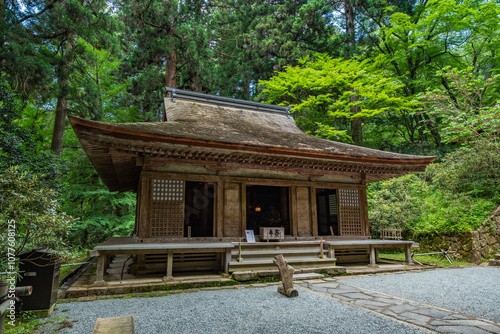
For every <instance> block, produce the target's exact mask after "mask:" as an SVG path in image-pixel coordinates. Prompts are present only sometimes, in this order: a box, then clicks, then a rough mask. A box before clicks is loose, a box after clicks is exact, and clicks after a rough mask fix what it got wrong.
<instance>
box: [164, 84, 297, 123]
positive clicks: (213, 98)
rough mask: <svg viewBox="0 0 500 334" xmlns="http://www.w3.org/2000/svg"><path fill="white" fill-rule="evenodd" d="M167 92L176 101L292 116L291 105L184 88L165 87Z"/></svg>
mask: <svg viewBox="0 0 500 334" xmlns="http://www.w3.org/2000/svg"><path fill="white" fill-rule="evenodd" d="M165 89H166V91H167V93H171V97H172V101H173V102H175V100H176V98H180V99H184V100H191V101H197V102H208V103H213V104H217V105H224V106H228V107H235V108H245V109H250V110H257V111H264V112H272V113H277V114H282V115H285V116H286V117H288V118H292V116H291V115H290V109H291V108H290V107H284V106H277V105H273V104H266V103H260V102H253V101H246V100H240V99H233V98H229V97H223V96H218V95H210V94H204V93H197V92H191V91H188V90H182V89H177V88H171V87H165Z"/></svg>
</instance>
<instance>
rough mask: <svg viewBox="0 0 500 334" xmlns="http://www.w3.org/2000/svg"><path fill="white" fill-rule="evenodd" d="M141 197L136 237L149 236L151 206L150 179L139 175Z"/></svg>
mask: <svg viewBox="0 0 500 334" xmlns="http://www.w3.org/2000/svg"><path fill="white" fill-rule="evenodd" d="M139 182H140V183H141V198H140V201H139V205H140V208H139V228H138V237H139V238H148V237H150V236H151V206H152V196H151V195H152V179H151V178H149V177H145V176H141V179H140V181H139Z"/></svg>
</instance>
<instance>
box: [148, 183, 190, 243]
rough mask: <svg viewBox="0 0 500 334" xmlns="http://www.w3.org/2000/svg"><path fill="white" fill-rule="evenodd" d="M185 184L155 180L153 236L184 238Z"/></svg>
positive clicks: (152, 217) (152, 219)
mask: <svg viewBox="0 0 500 334" xmlns="http://www.w3.org/2000/svg"><path fill="white" fill-rule="evenodd" d="M184 188H185V182H184V181H178V180H159V179H153V206H152V207H153V210H152V213H151V236H152V237H165V236H169V237H170V236H175V237H183V236H184Z"/></svg>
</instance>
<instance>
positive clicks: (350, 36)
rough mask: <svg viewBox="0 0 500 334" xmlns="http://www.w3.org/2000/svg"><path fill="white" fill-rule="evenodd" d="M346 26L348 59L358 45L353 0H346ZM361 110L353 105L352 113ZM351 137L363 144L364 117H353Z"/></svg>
mask: <svg viewBox="0 0 500 334" xmlns="http://www.w3.org/2000/svg"><path fill="white" fill-rule="evenodd" d="M344 4H345V5H344V7H345V27H346V37H347V40H348V44H349V49H348V50H347V53H346V59H349V58H351V57H352V55H353V53H354V48H355V46H356V38H355V30H354V10H353V8H352V4H351V0H345V2H344ZM352 92H354V93H357V91H356V90H354V89H352ZM350 100H351V102H356V101H358V97H357V96H356V95H353V96H351V97H350ZM360 111H361V110H360V108H359V107H352V108H351V113H352V114H357V113H359V112H360ZM351 137H352V140H353V141H354V143H355V144H356V145H360V146H361V145H363V118H361V117H357V118H352V119H351Z"/></svg>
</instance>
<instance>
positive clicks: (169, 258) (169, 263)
mask: <svg viewBox="0 0 500 334" xmlns="http://www.w3.org/2000/svg"><path fill="white" fill-rule="evenodd" d="M173 267H174V250H173V249H169V250H168V254H167V276H166V279H172V277H173V276H172V269H173Z"/></svg>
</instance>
